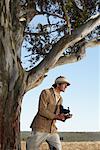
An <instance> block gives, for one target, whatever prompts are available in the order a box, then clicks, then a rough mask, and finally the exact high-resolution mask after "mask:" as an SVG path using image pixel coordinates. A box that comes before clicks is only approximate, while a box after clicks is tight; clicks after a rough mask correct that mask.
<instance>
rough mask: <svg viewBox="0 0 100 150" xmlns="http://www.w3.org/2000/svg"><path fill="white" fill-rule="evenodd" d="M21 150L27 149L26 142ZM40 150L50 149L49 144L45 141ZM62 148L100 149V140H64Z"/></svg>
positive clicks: (72, 149) (22, 143)
mask: <svg viewBox="0 0 100 150" xmlns="http://www.w3.org/2000/svg"><path fill="white" fill-rule="evenodd" d="M21 150H26V142H25V141H22V142H21ZM40 150H49V149H48V145H47V144H46V143H43V144H42V145H41V147H40ZM62 150H100V142H99V141H97V142H62Z"/></svg>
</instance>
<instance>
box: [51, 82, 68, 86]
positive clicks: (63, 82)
mask: <svg viewBox="0 0 100 150" xmlns="http://www.w3.org/2000/svg"><path fill="white" fill-rule="evenodd" d="M63 83H66V84H67V86H70V83H69V82H60V83H54V84H53V85H52V86H53V87H54V86H56V85H57V84H63Z"/></svg>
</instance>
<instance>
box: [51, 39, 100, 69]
mask: <svg viewBox="0 0 100 150" xmlns="http://www.w3.org/2000/svg"><path fill="white" fill-rule="evenodd" d="M99 45H100V41H99V40H96V39H93V40H91V41H89V42H86V43H84V45H83V46H82V47H81V48H80V49H79V52H78V55H77V54H72V55H68V56H61V57H60V58H59V59H58V61H57V62H56V63H55V65H54V66H53V68H55V67H57V66H60V65H64V64H69V63H74V62H77V61H80V60H81V59H83V57H84V56H85V49H87V48H90V47H94V46H99Z"/></svg>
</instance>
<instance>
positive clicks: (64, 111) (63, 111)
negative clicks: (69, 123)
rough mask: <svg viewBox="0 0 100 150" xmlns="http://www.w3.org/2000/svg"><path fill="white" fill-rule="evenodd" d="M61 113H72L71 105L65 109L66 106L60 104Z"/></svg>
mask: <svg viewBox="0 0 100 150" xmlns="http://www.w3.org/2000/svg"><path fill="white" fill-rule="evenodd" d="M60 113H63V114H66V115H70V109H69V107H68V108H67V109H64V107H63V106H62V105H61V106H60Z"/></svg>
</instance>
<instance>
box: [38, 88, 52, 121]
mask: <svg viewBox="0 0 100 150" xmlns="http://www.w3.org/2000/svg"><path fill="white" fill-rule="evenodd" d="M47 105H48V93H47V92H46V90H43V91H42V92H41V94H40V98H39V107H38V113H39V115H41V116H43V117H45V118H47V119H54V118H55V114H54V113H52V112H50V111H49V110H48V107H47Z"/></svg>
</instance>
